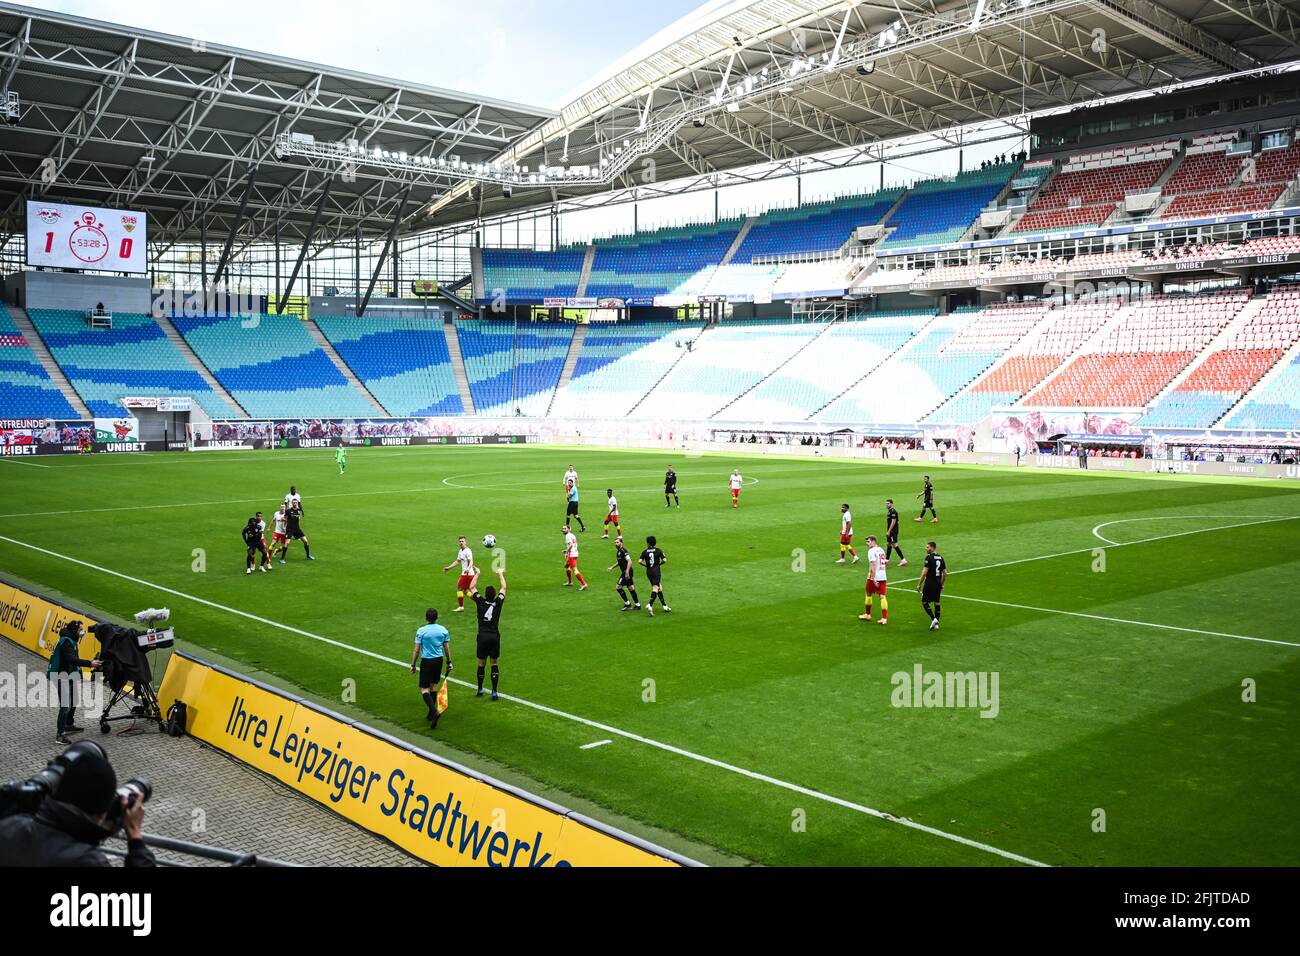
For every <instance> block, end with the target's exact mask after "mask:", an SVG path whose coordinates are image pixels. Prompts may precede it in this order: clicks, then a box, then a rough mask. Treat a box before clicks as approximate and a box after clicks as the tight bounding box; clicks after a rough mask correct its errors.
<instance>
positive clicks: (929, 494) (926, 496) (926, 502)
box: [913, 475, 939, 524]
mask: <svg viewBox="0 0 1300 956" xmlns="http://www.w3.org/2000/svg"><path fill="white" fill-rule="evenodd" d="M923 477H924V478H925V487H924V488H922V489H921V492H920V494H918V495H917V496H916V497H918V498H920V499H921V513H920V514H919V515H917V516H916V517H915V518H914V519H913V520H915V521H920V520H921V519H922V518H924V517H925V513H926V511H929V512H930V515H931V518H930V524H938V523H939V513H938V512H937V511H935V510H934V485H932V484H930V476H929V475H924V476H923Z"/></svg>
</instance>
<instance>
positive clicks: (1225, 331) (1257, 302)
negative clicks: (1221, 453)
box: [1147, 295, 1268, 409]
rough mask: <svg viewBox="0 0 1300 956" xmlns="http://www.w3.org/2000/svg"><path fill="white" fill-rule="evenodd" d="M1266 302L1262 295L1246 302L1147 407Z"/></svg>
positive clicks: (1186, 376) (1188, 374)
mask: <svg viewBox="0 0 1300 956" xmlns="http://www.w3.org/2000/svg"><path fill="white" fill-rule="evenodd" d="M1267 302H1268V299H1267V297H1266V296H1262V295H1257V296H1255V297H1254V298H1252V299H1251V300H1250V301H1249V302H1247V303H1246V307H1245V308H1244V309H1242V310H1241V311H1240V312H1238V313H1237V314H1236V316H1235V317H1234V318H1233V320H1232V321H1231V322H1229V323H1228V324H1227V325H1225V326H1224V327H1223V328H1222V329H1220V330H1219V334H1218V335H1216V336H1215V337H1214V338H1213V339H1211V340H1210V341H1209V343H1208V344H1207V345H1206V346H1205V348H1204V349H1202V350H1201V351H1200V352H1199V353H1198V354H1197V356H1196V358H1194V359H1192V361H1190V362H1188V363H1187V365H1186V366H1185V367H1184V368H1183V370H1182V371H1180V372H1179V373H1178V374H1177V375H1175V376H1174V377H1173V378H1172V379H1170V380H1169V384H1168V385H1166V386H1165V387H1164V388H1162V389H1161V390H1160V391H1159V393H1158V394H1157V395H1156V396H1155V397H1154V398H1152V399H1151V401H1150V402H1148V403H1147V407H1148V409H1153V408H1156V407H1157V406H1158V405H1160V403H1161V402H1163V401H1164V400H1165V397H1166V396H1168V395H1169V393H1170V392H1173V391H1175V390H1176V389H1177V388H1178V386H1179V385H1182V384H1183V382H1185V381H1187V379H1189V378H1191V376H1192V374H1193V373H1195V371H1196V370H1197V369H1198V368H1200V367H1201V366H1202V365H1204V364H1205V362H1206V360H1207V359H1208V358H1209V357H1210V356H1211V355H1213V354H1214V353H1215V352H1217V351H1219V350H1220V348H1221V347H1222V345H1223V343H1225V342H1227V341H1228V340H1229V339H1231V338H1232V337H1233V336H1234V335H1236V334H1237V331H1238V330H1239V329H1241V328H1242V327H1243V326H1244V325H1245V324H1246V323H1247V322H1249V321H1250V320H1251V319H1252V318H1254V317H1255V316H1256V315H1258V314H1259V313H1260V312H1261V311H1262V310H1263V308H1264V306H1265V305H1266V304H1267Z"/></svg>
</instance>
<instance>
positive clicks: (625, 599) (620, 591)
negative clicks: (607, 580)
mask: <svg viewBox="0 0 1300 956" xmlns="http://www.w3.org/2000/svg"><path fill="white" fill-rule="evenodd" d="M618 596H619V597H621V598H622V599H623V603H624V604H626V603H627V592H626V591H624V590H623V589H622V588H619V589H618Z"/></svg>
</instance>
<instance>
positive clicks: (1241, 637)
mask: <svg viewBox="0 0 1300 956" xmlns="http://www.w3.org/2000/svg"><path fill="white" fill-rule="evenodd" d="M943 597H944V600H948V599H952V600H954V601H973V602H974V603H976V604H994V605H997V606H998V607H1011V608H1018V609H1019V610H1022V611H1038V612H1040V613H1042V614H1062V615H1065V616H1066V617H1082V618H1086V619H1088V620H1090V621H1105V622H1106V623H1108V624H1131V625H1133V626H1134V627H1153V628H1159V629H1160V630H1162V631H1181V632H1183V633H1184V634H1204V635H1206V636H1208V637H1229V638H1232V639H1233V640H1234V641H1254V642H1255V643H1257V644H1279V645H1281V646H1282V647H1300V644H1298V643H1295V642H1293V641H1279V640H1276V639H1273V638H1268V637H1251V636H1250V635H1247V634H1228V633H1225V632H1224V631H1204V630H1201V629H1200V628H1198V627H1180V626H1178V625H1177V624H1156V623H1154V622H1152V621H1134V620H1131V619H1129V618H1126V617H1108V616H1106V615H1104V614H1088V613H1086V612H1084V611H1063V610H1061V609H1060V608H1055V607H1035V606H1034V605H1032V604H1014V603H1012V602H1011V601H994V600H991V599H989V598H977V597H969V596H967V595H965V594H946V593H945V594H944V596H943Z"/></svg>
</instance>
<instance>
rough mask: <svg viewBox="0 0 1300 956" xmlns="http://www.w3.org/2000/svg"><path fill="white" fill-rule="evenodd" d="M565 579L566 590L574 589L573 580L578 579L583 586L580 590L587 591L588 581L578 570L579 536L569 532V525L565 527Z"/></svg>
mask: <svg viewBox="0 0 1300 956" xmlns="http://www.w3.org/2000/svg"><path fill="white" fill-rule="evenodd" d="M564 577H565V578H566V580H565V582H564V586H565V587H566V588H571V587H573V579H574V578H575V577H576V578H577V579H578V584H580V585H582V586H581V587H580V588H579V589H578V590H580V591H585V590H587V579H586V578H584V577H583V576H582V572H581V571H579V570H578V536H577V535H576V534H574V533H573V532H572V531H571V530H569V526H568V525H567V524H566V525H565V526H564Z"/></svg>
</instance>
